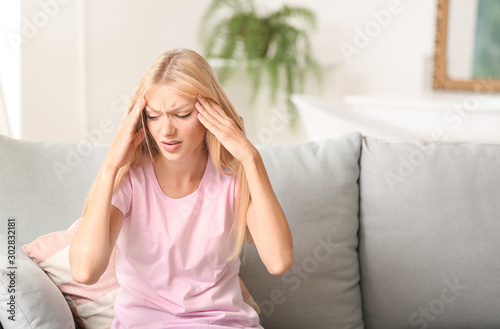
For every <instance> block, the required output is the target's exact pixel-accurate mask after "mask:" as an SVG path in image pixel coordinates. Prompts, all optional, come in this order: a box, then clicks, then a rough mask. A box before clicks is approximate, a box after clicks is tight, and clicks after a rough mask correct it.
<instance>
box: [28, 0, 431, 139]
mask: <svg viewBox="0 0 500 329" xmlns="http://www.w3.org/2000/svg"><path fill="white" fill-rule="evenodd" d="M47 1H48V2H51V1H52V2H57V3H58V4H59V11H58V12H57V14H55V15H54V16H53V17H50V19H49V21H48V23H47V24H46V25H45V26H43V28H40V29H39V31H38V32H37V34H36V35H35V36H34V37H33V38H31V39H30V40H29V42H27V44H26V45H23V48H22V118H23V119H22V138H24V139H29V140H72V141H78V140H81V139H90V140H95V141H103V142H111V141H112V139H113V136H114V132H115V131H116V128H117V126H118V125H119V122H120V120H121V110H123V107H124V105H125V103H126V101H127V97H128V95H129V94H130V92H131V90H132V88H133V87H134V86H135V84H136V83H137V81H138V80H139V78H140V76H141V75H142V73H143V72H144V70H145V69H146V67H147V66H148V65H149V64H150V63H151V61H152V60H153V59H154V58H155V57H156V56H157V55H159V54H160V53H161V52H163V51H165V50H168V49H171V48H192V49H194V50H197V51H200V50H201V49H200V45H199V43H198V39H197V35H198V25H199V19H200V17H201V15H202V13H203V11H204V10H205V8H206V6H207V5H208V1H201V0H185V1H182V2H181V1H173V0H148V1H134V0H112V1H111V0H108V1H97V0H64V1H63V0H45V1H44V2H47ZM22 3H23V6H22V17H23V18H27V19H32V17H33V15H34V14H36V13H37V12H41V11H44V9H43V8H42V7H41V6H40V2H32V1H28V0H22ZM257 3H258V7H259V8H261V9H260V10H262V11H265V10H271V9H274V8H276V7H278V6H280V5H281V4H282V3H284V1H280V0H267V1H264V0H259V1H257ZM287 3H289V4H294V5H300V6H306V7H309V8H310V9H312V10H314V11H315V12H316V13H317V15H318V23H319V27H318V30H317V32H316V34H314V35H313V48H314V49H315V50H316V52H317V57H318V58H319V59H320V60H321V61H322V62H324V63H325V65H327V66H329V65H332V64H334V65H335V69H325V74H326V77H325V78H326V79H325V82H326V85H325V89H324V93H323V97H324V98H325V99H337V100H339V99H341V98H342V97H343V96H344V95H349V94H367V95H380V94H384V95H387V94H390V95H421V94H422V93H424V92H425V91H426V90H428V88H429V86H430V82H429V81H428V74H427V72H426V71H425V69H430V68H429V67H428V63H429V58H430V57H431V56H432V53H433V43H434V25H435V6H436V3H435V1H431V0H419V1H411V0H401V1H394V0H370V1H367V0H355V1H354V0H337V1H331V0H307V1H306V0H294V1H287ZM388 6H390V8H392V9H393V8H397V10H396V11H397V13H396V14H391V15H390V16H387V15H385V16H384V15H383V14H382V11H387V7H388ZM387 12H389V11H387ZM377 13H378V17H379V18H378V19H379V20H381V19H382V21H381V23H382V24H383V25H385V26H383V27H382V28H381V29H380V30H379V31H377V30H369V32H368V33H371V34H372V37H370V38H369V44H367V45H366V46H365V45H362V44H360V43H359V42H360V41H363V40H361V39H360V36H359V35H360V32H359V31H360V30H361V31H366V29H367V28H369V27H370V26H372V27H373V26H375V25H374V22H377V18H375V16H377ZM370 31H371V32H370ZM363 33H366V32H363ZM365 41H366V40H365ZM342 43H343V44H344V45H345V44H349V45H351V46H355V47H357V48H358V50H357V51H358V52H359V53H356V54H353V55H352V56H351V57H350V58H349V59H348V58H347V57H345V56H344V55H343V53H342V51H341V48H340V45H341V44H342ZM426 65H427V66H426ZM247 83H248V82H247V81H246V79H245V78H244V77H242V76H240V77H236V78H235V79H234V80H232V83H231V84H230V85H229V86H228V87H227V91H228V94H229V95H230V96H231V97H232V99H233V102H234V103H235V105H236V106H237V107H238V108H239V109H240V110H241V112H242V115H243V117H244V118H245V121H246V124H247V132H248V134H249V135H250V136H253V137H255V138H254V141H255V140H256V141H257V142H271V143H274V142H283V141H285V142H286V141H295V140H302V139H304V138H305V136H304V134H303V129H302V128H301V127H300V125H299V127H298V129H296V130H294V131H291V130H289V129H286V130H284V129H281V128H279V129H277V128H276V127H277V126H276V124H275V123H276V122H277V121H279V119H280V111H282V109H281V108H278V109H277V110H276V109H274V108H272V107H270V106H269V105H268V104H267V103H266V101H267V99H266V98H265V97H261V99H260V100H259V101H258V103H257V104H258V106H257V109H250V108H249V107H248V104H247V96H248V93H249V90H248V89H249V88H250V85H249V84H247ZM310 86H311V87H310V88H308V90H307V92H308V93H311V94H318V91H317V90H316V87H315V84H310ZM255 113H257V115H255ZM272 120H274V121H272ZM280 127H281V126H280ZM269 131H272V132H273V134H271V135H269V134H263V133H264V132H267V133H268V132H269Z"/></svg>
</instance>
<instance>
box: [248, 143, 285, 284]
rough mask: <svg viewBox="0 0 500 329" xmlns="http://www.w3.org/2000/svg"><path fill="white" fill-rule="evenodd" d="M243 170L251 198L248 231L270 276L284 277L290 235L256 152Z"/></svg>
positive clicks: (260, 159)
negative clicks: (282, 275)
mask: <svg viewBox="0 0 500 329" xmlns="http://www.w3.org/2000/svg"><path fill="white" fill-rule="evenodd" d="M243 167H244V169H245V174H246V176H247V180H248V186H249V189H250V195H251V196H252V202H251V203H250V207H249V208H248V216H247V226H248V229H249V231H250V233H251V234H252V238H253V240H254V242H255V245H256V247H257V250H258V252H259V255H260V258H261V259H262V262H263V263H264V265H265V266H266V268H267V270H268V271H269V273H271V274H274V275H281V274H284V273H286V272H288V270H289V269H290V268H291V267H292V265H293V242H292V234H291V233H290V228H289V226H288V222H287V220H286V217H285V214H284V213H283V209H282V208H281V205H280V204H279V202H278V199H277V198H276V195H275V194H274V191H273V188H272V186H271V182H270V181H269V177H268V176H267V172H266V168H265V167H264V163H263V162H262V158H261V156H260V154H259V152H258V151H257V149H255V151H254V152H253V154H252V155H251V156H250V157H249V158H247V160H245V162H243Z"/></svg>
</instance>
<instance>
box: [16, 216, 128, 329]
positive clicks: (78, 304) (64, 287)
mask: <svg viewBox="0 0 500 329" xmlns="http://www.w3.org/2000/svg"><path fill="white" fill-rule="evenodd" d="M79 225H80V219H78V220H77V221H76V222H75V223H74V224H73V225H72V226H71V227H70V228H69V229H67V230H64V231H56V232H52V233H49V234H46V235H43V236H41V237H39V238H38V239H36V240H35V241H33V242H31V243H29V244H26V245H24V246H23V250H24V251H25V252H26V254H28V256H29V257H31V258H32V259H33V260H34V261H35V262H36V263H37V264H38V265H39V266H40V267H41V268H42V269H43V270H44V271H45V273H46V274H47V275H48V276H49V277H50V279H51V280H52V281H53V282H54V283H55V284H56V285H57V287H58V288H59V290H60V291H61V292H62V293H63V295H64V297H65V298H66V301H67V302H68V304H69V307H70V308H71V312H72V313H73V317H74V318H75V320H76V321H77V322H78V323H79V324H80V325H81V326H82V327H83V328H92V329H105V328H109V327H110V326H111V323H112V322H113V319H114V317H115V312H114V309H113V306H114V303H115V299H116V295H117V293H118V290H119V289H120V286H119V285H118V280H117V278H116V270H115V264H116V262H115V261H116V248H115V249H113V252H112V253H111V257H110V259H109V264H108V267H107V269H106V271H104V273H103V274H102V275H101V277H100V278H99V280H98V281H97V282H96V283H95V284H92V285H85V284H81V283H78V282H76V281H75V280H74V279H73V276H72V275H71V267H70V264H69V248H70V245H71V240H73V237H74V235H75V233H76V231H77V230H78V227H79Z"/></svg>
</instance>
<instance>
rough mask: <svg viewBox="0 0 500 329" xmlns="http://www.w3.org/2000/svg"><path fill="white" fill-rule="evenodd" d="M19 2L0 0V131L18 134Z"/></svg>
mask: <svg viewBox="0 0 500 329" xmlns="http://www.w3.org/2000/svg"><path fill="white" fill-rule="evenodd" d="M20 17H21V5H20V3H19V2H17V1H2V2H0V35H1V36H2V38H0V134H3V135H7V136H11V137H15V138H20V136H21V116H20V101H21V96H20V91H21V86H20V78H21V77H20V72H21V67H20V47H19V46H18V45H19V43H17V42H16V37H17V36H19V35H20V26H19V24H18V22H19V20H20Z"/></svg>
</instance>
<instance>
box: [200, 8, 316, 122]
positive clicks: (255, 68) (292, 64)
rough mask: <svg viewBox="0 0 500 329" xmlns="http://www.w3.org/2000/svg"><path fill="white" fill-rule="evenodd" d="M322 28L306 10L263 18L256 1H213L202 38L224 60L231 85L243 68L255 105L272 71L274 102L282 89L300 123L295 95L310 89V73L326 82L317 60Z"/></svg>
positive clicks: (223, 74) (222, 75)
mask: <svg viewBox="0 0 500 329" xmlns="http://www.w3.org/2000/svg"><path fill="white" fill-rule="evenodd" d="M315 27H316V16H315V14H314V13H313V12H312V11H311V10H309V9H306V8H300V7H290V6H286V5H285V6H283V7H282V8H281V9H279V10H277V11H274V12H271V13H269V14H267V15H259V14H258V13H257V11H256V8H255V5H254V3H253V0H213V1H212V2H211V3H210V5H209V7H208V8H207V10H206V11H205V13H204V15H203V17H202V20H201V24H200V39H201V42H202V45H203V50H204V53H205V56H206V57H207V58H218V59H222V60H223V61H222V63H223V64H222V66H221V68H220V70H219V71H218V76H219V80H220V81H221V83H225V82H226V81H227V80H228V78H229V77H230V76H231V75H232V73H233V72H234V71H235V69H236V68H237V67H238V66H239V65H240V64H242V65H243V66H245V67H246V72H247V74H248V76H249V77H250V78H251V81H252V85H253V93H252V97H251V100H252V101H254V100H255V98H256V96H257V94H258V92H259V90H260V87H261V84H262V74H263V73H267V75H268V78H269V90H270V98H271V101H272V103H275V102H276V100H277V95H278V90H283V91H284V94H285V95H286V102H287V109H288V110H289V114H290V115H291V117H290V119H291V122H292V123H293V122H294V118H295V117H296V110H295V107H294V105H293V103H292V102H291V100H290V96H291V95H292V94H293V93H296V92H302V91H303V89H304V84H305V79H306V76H307V74H309V73H312V74H313V76H315V77H316V78H317V81H318V82H320V83H321V81H322V74H321V70H320V67H319V64H318V62H317V61H316V59H314V57H313V56H312V51H311V45H310V40H309V32H311V31H312V30H314V29H315Z"/></svg>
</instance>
